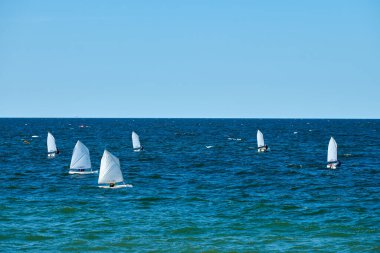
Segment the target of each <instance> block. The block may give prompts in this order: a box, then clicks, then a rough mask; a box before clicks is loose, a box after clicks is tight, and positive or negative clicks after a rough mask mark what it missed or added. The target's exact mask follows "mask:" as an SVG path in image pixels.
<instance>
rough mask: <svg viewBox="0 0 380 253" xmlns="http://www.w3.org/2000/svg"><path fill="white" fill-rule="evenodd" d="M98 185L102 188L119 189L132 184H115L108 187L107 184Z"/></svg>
mask: <svg viewBox="0 0 380 253" xmlns="http://www.w3.org/2000/svg"><path fill="white" fill-rule="evenodd" d="M98 187H99V188H102V189H120V188H132V187H133V185H131V184H119V185H115V186H113V187H110V186H109V185H99V186H98Z"/></svg>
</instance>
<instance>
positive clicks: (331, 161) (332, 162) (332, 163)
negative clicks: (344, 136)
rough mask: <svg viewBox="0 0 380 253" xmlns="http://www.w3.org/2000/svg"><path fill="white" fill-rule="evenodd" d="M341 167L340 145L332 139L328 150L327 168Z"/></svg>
mask: <svg viewBox="0 0 380 253" xmlns="http://www.w3.org/2000/svg"><path fill="white" fill-rule="evenodd" d="M339 166H340V161H339V160H338V144H336V141H335V139H334V138H333V137H331V138H330V142H329V147H328V150H327V168H328V169H336V168H337V167H339Z"/></svg>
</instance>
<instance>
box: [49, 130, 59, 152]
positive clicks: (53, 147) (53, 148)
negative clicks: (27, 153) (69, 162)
mask: <svg viewBox="0 0 380 253" xmlns="http://www.w3.org/2000/svg"><path fill="white" fill-rule="evenodd" d="M47 151H48V153H53V152H57V146H56V145H55V138H54V136H53V135H52V134H51V133H50V132H48V136H47Z"/></svg>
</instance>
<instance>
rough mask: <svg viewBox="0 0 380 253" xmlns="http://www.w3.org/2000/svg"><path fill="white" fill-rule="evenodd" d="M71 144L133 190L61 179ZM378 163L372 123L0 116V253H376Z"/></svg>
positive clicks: (377, 133) (86, 178) (379, 235)
mask: <svg viewBox="0 0 380 253" xmlns="http://www.w3.org/2000/svg"><path fill="white" fill-rule="evenodd" d="M80 125H86V126H88V127H83V128H81V127H80ZM257 129H260V130H261V131H262V132H263V133H264V137H265V141H266V143H267V144H268V145H269V146H270V148H271V152H268V153H264V154H259V153H257V150H256V132H257ZM132 130H134V131H136V132H137V133H138V134H139V135H140V139H141V142H142V144H143V145H144V147H145V151H144V152H140V153H137V152H133V151H132V146H131V131H132ZM47 131H51V132H52V133H53V134H54V136H55V138H56V142H57V146H58V148H59V149H60V150H61V155H59V156H58V157H57V158H55V159H47V156H46V134H47ZM295 132H297V133H296V134H295ZM32 135H38V136H40V137H39V138H32V137H31V136H32ZM330 136H334V138H335V139H336V141H337V143H338V146H339V149H338V154H339V158H340V160H341V162H342V166H341V167H340V168H339V169H337V170H328V169H326V168H325V167H326V163H325V161H326V151H327V145H328V142H329V138H330ZM24 139H25V140H27V141H29V142H30V144H25V143H24V142H23V140H24ZM78 139H80V140H81V141H82V142H83V143H84V144H85V145H86V146H87V147H88V148H89V149H90V152H91V159H92V165H93V168H96V169H97V168H99V165H100V159H101V155H102V153H103V151H104V149H105V148H106V149H108V150H109V151H110V152H112V153H113V154H114V155H116V156H117V157H119V159H120V162H121V166H122V171H123V174H124V178H125V182H126V183H130V184H133V185H134V187H133V188H125V189H118V190H106V189H99V188H98V187H97V175H96V174H95V175H82V176H78V175H69V174H68V166H69V163H70V159H71V154H72V150H73V148H74V145H75V143H76V141H77V140H78ZM235 139H241V140H235ZM205 146H213V147H211V148H206V147H205ZM379 164H380V121H379V120H309V119H308V120H276V119H273V120H269V119H265V120H259V119H252V120H251V119H247V120H245V119H210V120H209V119H0V171H1V173H0V191H1V194H0V251H1V252H12V251H28V252H45V251H54V252H56V251H68V252H70V251H74V252H86V251H87V252H94V251H102V252H103V251H104V252H146V251H154V252H194V251H195V252H220V251H222V252H226V251H227V252H231V251H235V252H380V165H379Z"/></svg>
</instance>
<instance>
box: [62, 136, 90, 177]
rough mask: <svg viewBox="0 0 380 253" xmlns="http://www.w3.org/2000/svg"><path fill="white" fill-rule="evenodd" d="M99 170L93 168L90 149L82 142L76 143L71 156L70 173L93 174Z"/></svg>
mask: <svg viewBox="0 0 380 253" xmlns="http://www.w3.org/2000/svg"><path fill="white" fill-rule="evenodd" d="M93 173H97V171H92V169H91V159H90V151H89V150H88V148H87V147H86V146H85V145H84V144H83V143H82V142H81V141H79V140H78V141H77V143H76V144H75V147H74V150H73V155H72V157H71V163H70V170H69V174H93Z"/></svg>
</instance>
